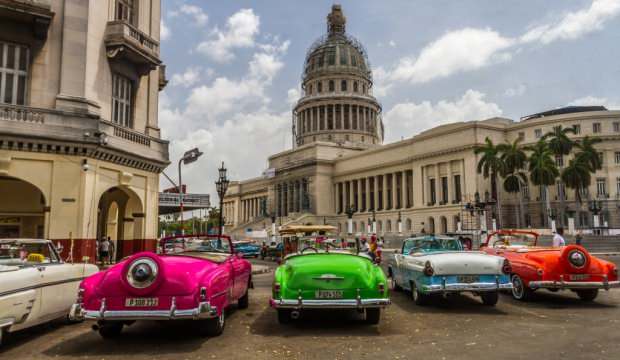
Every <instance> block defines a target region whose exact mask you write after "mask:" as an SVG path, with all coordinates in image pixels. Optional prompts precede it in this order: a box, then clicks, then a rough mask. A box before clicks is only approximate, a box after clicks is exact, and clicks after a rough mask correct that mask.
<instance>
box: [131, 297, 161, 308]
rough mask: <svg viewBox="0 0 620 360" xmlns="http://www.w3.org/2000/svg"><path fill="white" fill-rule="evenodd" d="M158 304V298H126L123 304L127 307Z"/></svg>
mask: <svg viewBox="0 0 620 360" xmlns="http://www.w3.org/2000/svg"><path fill="white" fill-rule="evenodd" d="M157 305H159V299H158V298H126V299H125V306H127V307H154V306H157Z"/></svg>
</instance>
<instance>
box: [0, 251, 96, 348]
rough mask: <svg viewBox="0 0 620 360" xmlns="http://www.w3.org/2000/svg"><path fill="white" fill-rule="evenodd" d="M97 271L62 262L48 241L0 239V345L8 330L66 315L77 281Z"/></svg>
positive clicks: (89, 266) (88, 266)
mask: <svg viewBox="0 0 620 360" xmlns="http://www.w3.org/2000/svg"><path fill="white" fill-rule="evenodd" d="M97 271H98V269H97V267H96V266H95V265H91V264H68V263H65V262H63V261H62V259H61V258H60V256H59V253H58V251H57V250H56V248H55V247H54V245H53V244H52V242H51V241H49V240H41V239H0V345H2V338H3V335H5V334H7V333H9V332H13V331H17V330H21V329H25V328H28V327H31V326H34V325H37V324H41V323H44V322H47V321H50V320H54V319H57V318H61V317H66V316H67V315H68V314H69V309H70V308H71V305H72V304H73V302H74V300H75V293H76V291H77V288H78V285H79V283H80V281H82V280H83V279H84V278H85V277H86V276H88V275H91V274H94V273H96V272H97Z"/></svg>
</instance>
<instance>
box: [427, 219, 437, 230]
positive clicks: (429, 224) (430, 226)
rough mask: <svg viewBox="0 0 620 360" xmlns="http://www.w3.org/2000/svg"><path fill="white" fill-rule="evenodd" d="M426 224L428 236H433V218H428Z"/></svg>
mask: <svg viewBox="0 0 620 360" xmlns="http://www.w3.org/2000/svg"><path fill="white" fill-rule="evenodd" d="M427 224H428V233H429V234H435V218H433V217H432V216H430V217H429V218H428V222H427Z"/></svg>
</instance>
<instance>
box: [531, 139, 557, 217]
mask: <svg viewBox="0 0 620 360" xmlns="http://www.w3.org/2000/svg"><path fill="white" fill-rule="evenodd" d="M526 150H528V151H531V154H530V157H529V159H528V163H529V166H528V170H529V172H530V181H531V182H532V184H534V185H537V186H542V187H543V191H544V195H545V217H546V219H547V226H548V225H549V223H551V221H550V216H551V209H550V205H549V186H550V185H554V184H555V179H556V178H557V177H558V176H559V175H560V172H559V170H558V168H557V167H556V166H555V160H554V158H553V151H552V150H551V149H549V146H548V145H547V142H545V140H544V139H540V140H539V141H538V142H537V143H536V144H534V145H532V146H528V147H526Z"/></svg>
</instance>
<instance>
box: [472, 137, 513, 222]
mask: <svg viewBox="0 0 620 360" xmlns="http://www.w3.org/2000/svg"><path fill="white" fill-rule="evenodd" d="M474 153H475V154H476V155H481V156H480V160H478V167H477V171H478V174H482V176H484V178H485V179H487V178H489V177H490V178H491V188H492V191H493V197H494V198H495V199H496V200H497V223H498V224H497V225H498V227H500V228H501V222H502V204H501V200H500V191H499V189H498V188H497V185H498V184H497V183H498V177H499V176H500V175H501V174H503V173H505V167H506V166H505V164H504V161H502V158H501V155H500V149H499V146H496V145H495V144H493V141H492V140H491V139H489V138H488V137H487V138H486V139H484V145H477V146H476V147H475V148H474Z"/></svg>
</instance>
